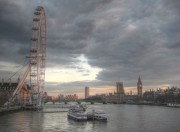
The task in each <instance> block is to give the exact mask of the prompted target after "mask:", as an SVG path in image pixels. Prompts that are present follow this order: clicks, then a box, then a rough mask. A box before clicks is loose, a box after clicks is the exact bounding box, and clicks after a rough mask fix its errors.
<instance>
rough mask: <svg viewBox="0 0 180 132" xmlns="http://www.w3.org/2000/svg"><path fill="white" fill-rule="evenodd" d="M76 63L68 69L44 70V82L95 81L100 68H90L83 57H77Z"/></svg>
mask: <svg viewBox="0 0 180 132" xmlns="http://www.w3.org/2000/svg"><path fill="white" fill-rule="evenodd" d="M76 59H77V63H75V64H72V66H70V67H60V68H59V67H55V68H46V82H74V81H84V80H89V81H91V80H95V79H96V75H97V74H98V73H99V72H100V71H101V69H100V68H97V67H92V66H90V65H89V64H88V60H87V58H86V57H85V56H84V55H81V56H79V57H78V58H76Z"/></svg>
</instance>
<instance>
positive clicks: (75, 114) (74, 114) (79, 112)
mask: <svg viewBox="0 0 180 132" xmlns="http://www.w3.org/2000/svg"><path fill="white" fill-rule="evenodd" d="M67 116H68V118H69V119H73V120H75V121H87V113H86V112H85V111H84V110H83V109H82V108H80V107H75V108H70V109H69V111H68V114H67Z"/></svg>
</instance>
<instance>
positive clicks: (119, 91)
mask: <svg viewBox="0 0 180 132" xmlns="http://www.w3.org/2000/svg"><path fill="white" fill-rule="evenodd" d="M142 88H143V84H142V81H141V78H140V76H139V78H138V81H137V94H136V95H132V91H131V92H130V94H127V95H126V94H125V91H124V85H123V82H117V83H116V91H114V93H110V94H109V95H108V96H106V97H105V98H104V101H105V102H110V103H112V102H113V103H118V104H119V103H124V102H125V101H127V100H140V99H141V98H142V96H143V92H142Z"/></svg>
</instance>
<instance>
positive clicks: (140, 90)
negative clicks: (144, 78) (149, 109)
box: [137, 76, 142, 98]
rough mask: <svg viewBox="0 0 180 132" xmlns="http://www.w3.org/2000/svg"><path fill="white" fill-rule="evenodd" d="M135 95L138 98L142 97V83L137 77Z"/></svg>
mask: <svg viewBox="0 0 180 132" xmlns="http://www.w3.org/2000/svg"><path fill="white" fill-rule="evenodd" d="M137 95H138V97H140V98H141V97H142V82H141V78H140V76H139V79H138V82H137Z"/></svg>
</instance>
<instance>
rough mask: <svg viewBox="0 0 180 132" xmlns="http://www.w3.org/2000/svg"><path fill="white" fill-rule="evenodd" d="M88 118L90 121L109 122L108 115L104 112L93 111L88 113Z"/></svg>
mask: <svg viewBox="0 0 180 132" xmlns="http://www.w3.org/2000/svg"><path fill="white" fill-rule="evenodd" d="M87 118H88V120H98V121H107V120H108V117H107V115H106V113H105V112H104V111H102V110H92V112H88V113H87Z"/></svg>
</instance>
